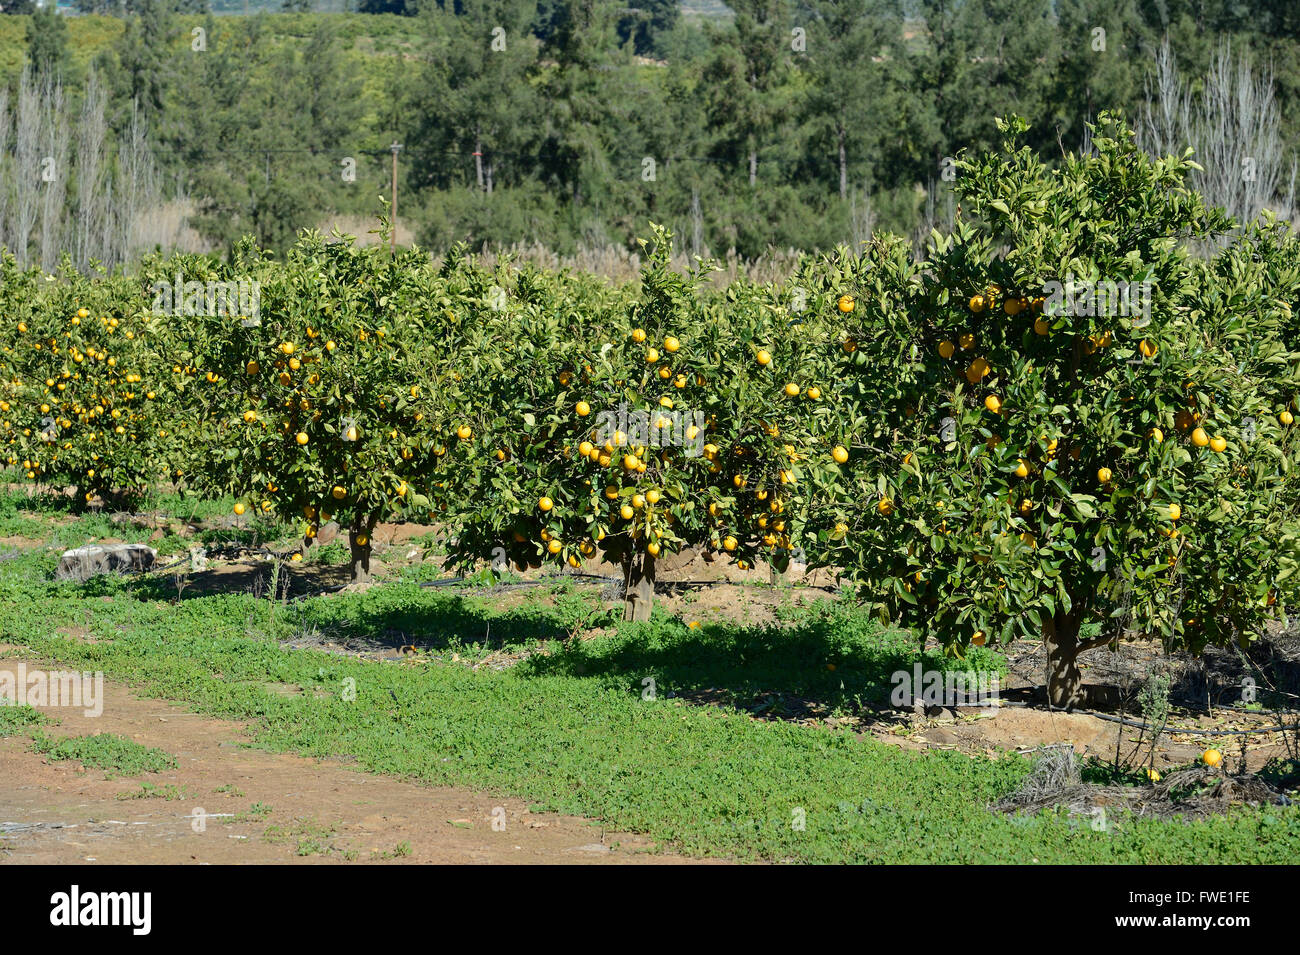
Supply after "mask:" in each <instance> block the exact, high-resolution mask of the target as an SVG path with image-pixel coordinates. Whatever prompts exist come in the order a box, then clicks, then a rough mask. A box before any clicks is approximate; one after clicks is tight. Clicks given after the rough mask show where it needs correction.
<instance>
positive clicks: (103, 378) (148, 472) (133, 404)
mask: <svg viewBox="0 0 1300 955" xmlns="http://www.w3.org/2000/svg"><path fill="white" fill-rule="evenodd" d="M147 306H148V302H147V300H146V299H145V298H144V296H143V295H142V294H141V292H140V288H139V285H138V283H136V282H133V281H131V280H128V279H125V278H123V277H120V276H114V277H111V278H110V277H102V276H100V277H94V278H88V277H85V276H82V275H81V274H79V273H78V272H77V271H76V270H75V269H73V268H71V267H70V266H65V267H64V268H63V269H61V270H60V271H59V272H58V273H55V274H51V275H46V274H44V273H42V272H41V271H40V270H39V269H26V270H24V269H20V268H19V267H18V266H17V264H16V263H15V262H14V260H13V258H12V257H11V256H9V255H6V256H5V257H4V259H3V261H2V262H0V310H3V313H4V315H5V316H6V321H5V322H4V323H3V328H0V340H2V341H3V345H2V346H0V347H2V348H3V368H2V372H0V373H2V374H3V380H2V381H0V440H3V441H4V443H5V448H6V461H7V463H8V464H9V465H10V466H12V467H17V468H19V469H20V471H21V473H22V474H23V475H24V476H25V478H26V479H27V480H29V481H31V482H33V483H34V484H37V483H39V484H49V485H53V486H54V487H55V488H56V489H58V490H63V489H64V488H67V487H71V488H73V493H74V494H75V496H76V500H77V501H78V503H80V504H85V503H87V502H89V501H92V500H94V499H95V497H96V496H103V497H106V498H107V497H110V496H113V497H115V498H117V499H125V500H129V499H131V498H134V497H138V495H139V494H140V493H142V492H143V491H144V490H145V489H146V488H147V487H148V486H150V485H152V484H154V483H155V482H157V481H159V480H162V479H164V478H167V477H168V476H169V474H168V461H169V459H170V458H169V454H170V447H171V439H170V432H169V428H170V427H171V424H170V411H171V404H170V401H169V398H170V392H171V388H170V383H169V380H168V376H167V374H166V370H165V365H164V362H165V358H164V357H163V355H162V353H161V352H162V348H161V344H160V343H161V339H162V338H163V335H164V329H163V328H162V327H161V322H160V320H159V318H158V317H157V316H155V315H153V314H152V313H151V312H150V311H149V309H148V307H147Z"/></svg>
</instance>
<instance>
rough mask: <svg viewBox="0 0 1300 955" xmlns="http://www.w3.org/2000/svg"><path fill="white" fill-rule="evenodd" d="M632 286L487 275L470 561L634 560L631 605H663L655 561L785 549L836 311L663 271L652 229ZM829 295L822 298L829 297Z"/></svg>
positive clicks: (474, 410) (475, 403)
mask: <svg viewBox="0 0 1300 955" xmlns="http://www.w3.org/2000/svg"><path fill="white" fill-rule="evenodd" d="M647 250H648V255H647V263H646V266H645V268H644V269H643V272H642V275H641V283H640V287H639V288H637V289H622V290H609V289H604V288H602V287H599V286H597V285H595V284H593V283H592V282H591V281H590V280H585V279H579V278H576V277H573V276H549V277H547V276H542V275H540V274H537V273H532V272H523V273H519V274H518V275H516V276H514V277H513V279H512V277H511V276H510V275H507V274H501V275H498V276H496V277H495V278H494V279H488V278H486V277H482V278H480V279H479V280H478V284H479V285H480V286H481V287H483V288H484V289H487V288H489V287H494V288H496V289H497V290H498V291H500V292H501V294H502V295H503V296H504V297H503V298H502V297H498V300H497V305H496V307H489V305H488V303H487V301H486V300H485V301H484V303H483V304H482V305H481V307H480V310H479V313H478V315H477V317H476V321H475V323H474V326H475V330H474V332H473V333H472V334H471V335H469V336H468V337H467V341H466V347H465V348H464V350H463V351H462V352H461V353H460V354H459V355H458V356H457V358H456V368H457V370H456V372H455V374H457V375H459V377H460V382H461V384H460V389H459V391H458V396H459V398H458V403H459V405H460V407H461V418H460V419H459V421H458V422H457V423H456V430H455V434H456V441H455V442H454V443H453V445H452V447H451V448H450V449H449V452H448V456H447V457H448V460H449V465H448V466H449V468H450V471H449V476H448V481H449V482H450V483H449V487H454V488H455V489H456V494H455V495H453V497H454V498H455V499H456V500H457V502H458V506H457V510H456V517H455V525H456V527H457V536H456V539H455V541H454V545H453V549H452V550H453V556H455V557H456V558H457V559H458V560H459V561H461V562H465V561H477V560H486V559H494V560H495V562H496V563H497V564H498V566H499V567H503V566H504V565H505V563H506V562H507V561H509V562H513V563H514V564H515V565H517V566H520V567H524V566H541V565H542V564H543V563H545V562H551V563H555V564H559V565H561V566H564V565H566V564H567V565H568V566H570V567H572V568H575V569H576V568H579V567H581V566H582V562H583V560H584V559H588V558H596V557H601V558H603V559H605V560H608V561H611V562H613V563H615V564H616V565H618V566H619V567H621V568H622V571H623V574H624V579H625V581H626V596H625V616H627V617H628V618H629V619H645V618H646V617H648V616H649V614H650V611H651V604H652V601H653V593H654V582H655V579H656V576H657V565H658V563H661V562H663V561H665V560H667V559H669V558H671V557H674V556H676V555H683V554H687V553H694V552H700V553H703V554H704V555H705V556H706V557H708V558H709V559H717V558H719V557H721V558H723V559H726V560H731V561H735V563H736V565H737V566H738V567H740V568H741V569H748V568H751V567H752V566H754V564H755V562H756V561H757V560H759V559H767V560H769V561H772V562H774V563H783V562H784V561H786V560H788V558H789V554H790V550H791V539H792V534H794V533H795V532H796V531H795V526H794V516H793V512H792V511H789V505H790V504H791V502H792V501H793V500H794V499H795V489H796V488H797V485H798V482H799V480H800V479H801V475H802V472H803V468H804V466H805V459H806V457H807V455H808V454H809V453H810V450H809V449H810V446H811V445H812V444H813V443H814V442H815V441H816V440H817V438H815V437H814V434H815V429H814V428H813V426H812V421H813V418H814V417H815V415H816V413H817V409H818V408H819V406H820V402H821V401H822V396H823V389H825V388H826V387H827V385H826V377H825V376H826V375H828V374H829V373H830V372H831V370H832V363H831V362H830V361H829V360H828V359H827V358H826V357H825V356H826V354H827V347H826V346H827V345H828V344H829V343H830V342H831V341H832V338H833V336H834V334H835V332H834V328H833V325H832V324H831V323H829V322H826V321H824V320H823V319H819V318H818V316H819V315H820V316H823V318H824V315H825V309H824V308H822V309H819V308H817V307H815V305H814V306H813V307H809V308H808V310H807V317H806V318H805V317H803V316H802V315H792V314H791V310H790V308H789V307H788V304H787V303H785V302H784V301H783V300H782V299H783V295H782V291H781V290H779V289H777V288H775V287H761V286H757V285H752V284H747V283H739V284H735V285H732V286H731V287H729V288H728V289H727V290H725V292H716V293H715V292H710V291H708V290H706V289H705V288H704V287H703V279H704V277H705V274H706V269H707V266H703V267H701V269H700V270H698V271H696V272H694V273H692V274H691V275H685V276H683V275H679V274H676V273H674V272H672V271H671V270H670V269H669V267H668V261H669V255H670V250H671V234H670V233H669V232H668V231H667V230H664V229H660V228H656V230H655V234H654V237H653V240H652V242H650V243H648V244H647ZM822 304H823V305H824V304H825V303H822Z"/></svg>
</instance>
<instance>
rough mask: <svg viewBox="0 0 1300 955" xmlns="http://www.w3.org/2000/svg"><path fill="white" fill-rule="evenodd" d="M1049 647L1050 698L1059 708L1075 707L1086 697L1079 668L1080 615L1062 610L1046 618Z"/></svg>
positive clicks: (1045, 638) (1049, 701) (1044, 630)
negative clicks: (1062, 611)
mask: <svg viewBox="0 0 1300 955" xmlns="http://www.w3.org/2000/svg"><path fill="white" fill-rule="evenodd" d="M1043 646H1044V647H1045V648H1046V650H1047V701H1048V703H1049V704H1051V706H1052V707H1054V708H1055V709H1062V710H1072V709H1074V708H1075V707H1076V706H1078V705H1079V704H1080V703H1081V702H1082V701H1083V674H1082V673H1080V671H1079V649H1080V647H1079V618H1078V617H1076V616H1075V615H1073V614H1067V613H1058V614H1057V615H1056V616H1055V617H1048V618H1047V619H1045V620H1044V621H1043Z"/></svg>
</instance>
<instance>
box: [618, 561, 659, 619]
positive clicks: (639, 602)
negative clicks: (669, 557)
mask: <svg viewBox="0 0 1300 955" xmlns="http://www.w3.org/2000/svg"><path fill="white" fill-rule="evenodd" d="M623 581H624V584H625V587H624V590H623V619H624V620H649V619H650V609H651V607H653V606H654V600H655V559H654V558H653V557H651V556H650V555H649V554H634V555H631V556H628V557H625V558H623Z"/></svg>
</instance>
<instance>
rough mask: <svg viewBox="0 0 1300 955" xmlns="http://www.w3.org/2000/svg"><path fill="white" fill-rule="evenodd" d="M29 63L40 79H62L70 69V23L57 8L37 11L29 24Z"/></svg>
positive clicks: (42, 8) (37, 9)
mask: <svg viewBox="0 0 1300 955" xmlns="http://www.w3.org/2000/svg"><path fill="white" fill-rule="evenodd" d="M27 62H28V63H29V64H30V65H31V67H32V69H33V70H34V71H35V72H36V74H37V75H38V76H59V75H61V74H62V73H63V71H64V70H65V69H66V68H67V65H68V23H67V21H66V20H64V19H63V17H61V16H59V14H58V12H57V11H56V10H55V9H54V5H53V4H50V5H49V6H44V7H37V8H36V10H35V11H34V12H33V13H32V18H31V19H30V20H28V21H27Z"/></svg>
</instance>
